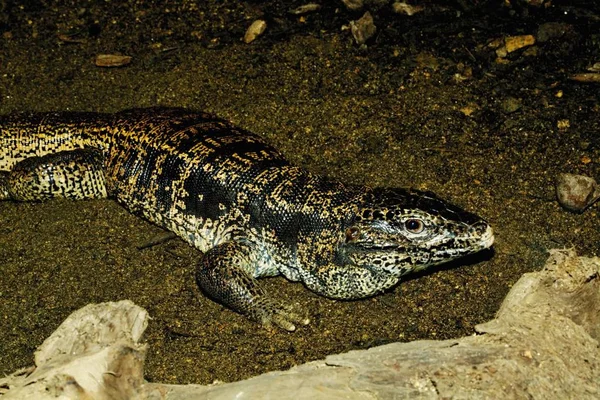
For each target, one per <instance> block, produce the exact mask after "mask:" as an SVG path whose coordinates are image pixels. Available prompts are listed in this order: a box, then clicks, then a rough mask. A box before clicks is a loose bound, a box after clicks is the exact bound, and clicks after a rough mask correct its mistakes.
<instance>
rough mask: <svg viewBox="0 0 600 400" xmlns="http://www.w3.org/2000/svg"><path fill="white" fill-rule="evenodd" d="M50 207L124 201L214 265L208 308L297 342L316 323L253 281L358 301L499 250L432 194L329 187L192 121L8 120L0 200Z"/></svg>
mask: <svg viewBox="0 0 600 400" xmlns="http://www.w3.org/2000/svg"><path fill="white" fill-rule="evenodd" d="M52 197H66V198H72V199H90V198H104V197H112V198H115V199H116V200H117V201H118V202H120V203H121V204H123V205H124V206H125V207H126V208H128V209H129V210H130V211H131V212H133V213H136V214H139V215H142V216H143V217H145V218H147V219H148V220H149V221H151V222H154V223H155V224H157V225H160V226H162V227H164V228H166V229H169V230H171V231H173V232H175V233H176V234H177V235H178V236H180V237H181V238H182V239H183V240H185V241H187V242H188V243H190V244H191V245H193V246H195V247H196V248H198V249H199V250H201V251H203V252H205V254H204V256H203V257H202V259H201V261H200V262H199V263H198V265H197V267H196V278H197V279H196V280H197V282H198V284H199V286H200V287H201V288H202V290H203V291H204V292H205V293H206V294H207V295H208V296H210V297H212V298H213V299H215V300H217V301H219V302H221V303H223V304H224V305H226V306H228V307H230V308H232V309H234V310H236V311H238V312H240V313H242V314H245V315H247V316H249V317H250V318H252V319H254V320H257V321H259V322H262V323H263V324H266V325H272V324H275V325H277V326H279V327H282V328H284V329H287V330H294V329H295V324H297V323H301V324H306V323H308V319H307V318H305V317H303V316H302V315H301V313H295V312H293V311H291V310H290V309H289V308H288V307H287V306H286V305H284V304H281V303H280V301H279V300H278V299H277V298H276V296H274V295H270V294H268V293H265V292H264V290H262V289H261V287H260V285H259V284H258V282H257V280H256V278H258V277H262V276H273V275H278V274H282V275H284V276H285V277H286V278H288V279H289V280H292V281H301V282H303V283H304V284H305V285H306V286H307V287H308V288H309V289H310V290H312V291H314V292H316V293H319V294H321V295H324V296H327V297H330V298H336V299H357V298H363V297H368V296H372V295H374V294H377V293H379V292H381V291H383V290H385V289H387V288H389V287H391V286H393V285H395V284H396V283H397V282H398V281H399V280H400V278H401V277H402V276H404V275H406V274H408V273H411V272H415V271H419V270H422V269H425V268H427V267H429V266H431V265H436V264H440V263H442V262H446V261H449V260H452V259H455V258H458V257H461V256H464V255H466V254H471V253H474V252H477V251H480V250H482V249H485V248H488V247H490V246H491V245H492V243H493V240H494V237H493V233H492V229H491V227H490V226H489V225H488V224H487V223H486V222H485V221H484V220H482V219H481V218H480V217H478V216H476V215H474V214H471V213H468V212H466V211H463V210H461V209H459V208H458V207H455V206H453V205H450V204H448V203H447V202H444V201H442V200H440V199H438V198H437V197H435V196H434V195H433V194H431V193H424V192H418V191H412V190H405V189H400V188H370V187H366V186H355V185H346V184H343V183H341V182H336V181H332V180H329V179H327V178H324V177H322V176H319V175H315V174H312V173H310V172H308V171H306V170H304V169H302V168H299V167H296V166H293V165H290V164H289V163H288V162H287V161H286V160H285V159H284V158H283V156H282V155H281V154H280V153H279V152H277V151H276V150H275V149H273V148H272V147H270V146H269V145H267V144H266V143H264V142H263V140H262V139H261V138H260V137H259V136H257V135H255V134H253V133H250V132H247V131H245V130H242V129H240V128H237V127H235V126H233V125H231V124H230V123H228V122H227V121H224V120H221V119H219V118H215V117H213V116H211V115H209V114H205V113H200V112H193V111H188V110H184V109H165V108H154V109H137V110H128V111H123V112H120V113H116V114H97V113H43V114H12V115H8V116H3V117H0V199H4V200H19V201H27V200H46V199H49V198H52Z"/></svg>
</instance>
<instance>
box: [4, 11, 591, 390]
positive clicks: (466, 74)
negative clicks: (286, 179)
mask: <svg viewBox="0 0 600 400" xmlns="http://www.w3.org/2000/svg"><path fill="white" fill-rule="evenodd" d="M322 3H323V6H322V7H321V8H320V9H318V10H316V11H313V12H310V13H307V14H303V15H297V14H293V13H290V10H293V9H295V8H296V7H298V6H300V5H302V4H303V3H302V2H283V1H260V2H259V1H234V0H226V1H216V0H215V1H205V2H194V1H177V2H175V1H166V2H164V1H142V0H130V1H126V2H94V1H91V0H89V1H80V0H78V1H75V0H58V1H54V2H47V1H42V0H34V1H19V0H15V1H10V0H4V1H0V35H1V36H0V114H6V113H10V112H13V111H30V110H34V111H50V110H86V111H106V112H112V111H117V110H121V109H126V108H131V107H147V106H156V105H163V106H182V107H188V108H193V109H201V110H205V111H209V112H212V113H215V114H218V115H220V116H222V117H224V118H228V119H230V120H232V121H233V122H235V123H236V124H238V125H240V126H242V127H244V128H247V129H249V130H251V131H254V132H256V133H258V134H260V135H263V136H264V137H265V138H266V139H267V140H268V141H270V142H271V143H273V144H274V145H275V146H276V147H278V148H279V149H280V150H281V151H282V152H283V153H284V154H285V155H286V156H287V157H288V158H289V159H290V160H291V161H292V162H294V163H296V164H298V165H301V166H303V167H306V168H307V169H309V170H312V171H314V172H318V173H322V174H326V175H328V176H331V177H334V178H336V179H340V180H343V181H346V182H352V183H367V184H371V185H386V186H412V187H415V188H418V189H426V190H431V191H434V192H436V193H437V194H439V195H440V196H441V197H444V198H447V199H450V200H452V201H453V202H455V203H457V204H459V205H461V206H463V207H465V208H467V209H468V210H470V211H473V212H476V213H478V214H480V215H482V216H484V217H485V218H486V219H488V220H489V221H490V222H491V224H492V225H493V226H494V229H495V231H496V238H497V239H496V244H495V246H494V250H493V251H490V252H484V253H482V254H479V255H477V256H476V257H471V258H469V259H466V260H463V261H461V262H458V263H454V264H452V265H449V266H445V267H441V268H437V269H435V270H433V271H429V272H427V273H423V274H421V275H419V276H415V277H411V278H410V279H407V280H406V281H405V282H403V283H401V284H400V285H399V286H397V287H395V288H394V289H393V290H390V291H388V292H387V293H385V294H383V295H380V296H376V297H374V298H371V299H367V300H361V301H352V302H342V301H334V300H328V299H325V298H322V297H319V296H317V295H314V294H312V293H311V292H310V291H308V290H307V289H305V288H304V287H303V286H302V285H301V284H293V283H290V282H287V281H286V280H285V279H282V278H273V279H266V280H263V284H264V285H265V287H266V288H267V290H270V291H273V292H275V293H277V294H278V296H281V297H282V298H284V299H287V300H288V301H289V302H292V303H294V304H296V305H298V306H299V307H301V308H303V309H305V310H306V311H307V313H308V314H309V315H310V316H311V317H312V323H311V324H310V325H309V326H307V327H304V328H301V329H299V330H298V331H297V332H295V333H283V332H271V331H267V330H265V329H263V328H261V327H259V326H258V325H256V324H254V323H252V322H249V321H248V320H246V319H245V318H244V317H242V316H240V315H237V314H235V313H233V312H231V311H229V310H227V309H225V308H223V307H222V306H220V305H218V304H216V303H214V302H212V301H210V300H208V299H206V298H205V297H203V296H202V294H201V293H199V291H198V289H197V288H196V286H195V283H194V279H193V270H194V265H195V263H197V262H198V260H199V259H200V257H201V256H202V255H201V253H200V252H199V251H197V250H195V249H193V248H190V247H189V246H187V245H186V244H184V243H183V242H180V241H179V240H172V241H169V242H166V243H163V244H161V245H158V246H154V247H151V248H148V249H144V250H138V246H139V245H143V244H144V243H147V242H149V241H150V240H152V239H153V238H155V237H157V236H160V235H161V234H163V231H162V230H161V229H159V228H157V227H155V226H153V225H152V224H150V223H148V222H146V221H143V220H141V219H139V218H136V217H134V216H132V215H130V214H129V213H127V212H126V211H125V210H124V209H122V208H121V207H120V206H119V205H117V204H116V203H114V202H112V201H110V200H104V201H86V202H71V201H51V202H47V203H38V204H33V203H14V202H2V203H0V272H1V275H0V374H5V373H9V372H12V371H13V370H15V369H17V368H19V367H24V366H28V365H31V364H32V362H33V358H32V354H33V351H34V350H35V348H36V347H37V346H38V345H39V344H40V343H41V342H42V341H43V340H44V338H46V337H47V336H48V335H49V334H50V333H51V332H52V331H53V330H54V329H56V327H57V326H58V325H59V324H60V323H61V322H62V320H63V319H64V318H66V317H67V316H68V315H69V314H70V313H71V312H72V311H74V310H76V309H78V308H80V307H82V306H84V305H85V304H88V303H91V302H102V301H114V300H120V299H131V300H132V301H134V302H135V303H137V304H139V305H140V306H142V307H144V308H146V309H147V310H148V311H149V313H150V315H151V316H152V318H153V319H152V321H151V323H150V327H149V330H148V332H147V335H146V340H147V342H148V344H149V346H150V350H149V354H148V359H147V368H146V371H147V376H146V378H147V379H148V380H150V381H155V382H158V381H160V382H165V383H167V382H168V383H190V382H193V383H204V384H206V383H210V382H212V381H214V380H222V381H233V380H239V379H243V378H247V377H249V376H252V375H256V374H260V373H263V372H266V371H272V370H279V369H287V368H289V367H291V366H293V365H296V364H300V363H304V362H306V361H310V360H315V359H319V358H323V357H324V356H325V355H327V354H333V353H339V352H344V351H348V350H351V349H363V348H367V347H371V346H375V345H378V344H383V343H388V342H393V341H409V340H416V339H447V338H453V337H459V336H463V335H469V334H472V333H473V332H474V328H473V327H474V325H476V324H478V323H481V322H483V321H486V320H489V319H491V318H492V317H493V316H494V313H495V312H496V311H497V309H498V306H499V304H500V302H501V300H502V299H503V297H504V296H505V295H506V293H507V292H508V290H509V288H510V287H511V285H512V284H513V283H514V282H515V281H516V280H517V279H518V278H519V277H520V276H521V274H523V273H525V272H528V271H533V270H536V269H538V268H541V266H542V265H543V264H544V261H545V260H546V258H547V256H548V253H547V250H548V249H551V248H557V247H558V248H563V247H575V248H576V249H577V251H578V252H579V253H580V254H582V255H598V253H599V248H598V243H599V242H600V230H599V229H598V206H597V205H595V206H592V207H591V208H590V209H588V210H587V211H586V212H585V213H583V214H574V213H570V212H567V211H565V210H563V209H562V208H561V207H560V206H559V205H558V203H557V202H556V196H555V189H554V181H555V179H556V176H557V175H558V174H559V173H562V172H569V173H576V174H584V175H587V176H591V177H598V176H599V173H598V172H599V171H598V169H599V165H600V95H599V93H600V92H599V90H600V86H599V85H600V84H599V83H593V82H591V83H590V82H579V81H576V80H573V79H572V77H573V75H574V74H579V73H585V72H591V73H593V72H597V70H598V69H600V66H599V65H596V67H595V69H594V64H595V63H600V6H598V5H595V4H594V3H595V2H594V1H592V0H589V1H579V2H573V1H542V0H538V1H533V0H532V1H531V2H530V4H528V3H527V2H525V1H521V2H519V1H513V0H510V1H508V0H507V1H488V2H485V1H483V2H481V1H469V0H465V1H445V2H442V1H437V2H436V1H424V2H419V3H417V2H413V5H422V6H423V9H422V10H421V11H420V12H418V13H416V14H414V15H412V16H409V15H406V14H401V13H394V12H393V11H392V6H391V5H390V4H389V3H388V2H387V1H376V0H372V1H365V3H367V4H366V5H365V6H364V7H363V8H362V9H361V10H357V11H351V10H348V9H347V8H346V6H345V5H344V4H343V3H342V2H341V1H330V2H322ZM534 3H535V4H538V3H542V4H541V5H535V4H534ZM366 10H369V11H370V13H371V14H372V16H373V18H374V24H375V25H376V26H377V31H376V33H375V35H374V36H373V37H372V38H370V39H369V40H368V41H367V42H366V45H364V46H359V45H357V44H356V42H355V40H354V38H353V36H352V33H351V30H350V29H349V28H348V27H349V23H350V21H352V20H357V19H358V18H360V17H361V16H362V15H363V14H364V12H365V11H366ZM259 18H262V19H264V20H265V21H266V22H267V29H266V31H265V32H264V33H263V34H262V35H261V36H259V38H258V39H256V40H255V41H254V42H252V43H250V44H246V43H244V42H243V41H242V37H243V36H244V32H245V31H246V29H247V28H248V26H250V24H251V23H252V21H254V20H256V19H259ZM526 35H531V37H532V38H533V39H535V43H533V44H532V43H530V42H528V41H530V38H529V37H528V36H526ZM512 37H520V39H521V42H522V43H526V45H525V46H524V47H522V48H517V49H514V51H510V52H508V51H503V49H502V45H503V44H504V43H510V44H512V43H513V42H512V39H511V38H512ZM507 38H508V40H507ZM527 43H528V44H527ZM510 50H513V49H512V48H511V49H510ZM98 54H119V55H127V56H131V57H132V61H131V63H130V64H128V65H125V66H122V67H115V68H103V67H98V66H96V65H95V63H94V60H95V58H96V56H97V55H98Z"/></svg>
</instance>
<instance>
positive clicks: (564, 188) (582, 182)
mask: <svg viewBox="0 0 600 400" xmlns="http://www.w3.org/2000/svg"><path fill="white" fill-rule="evenodd" d="M556 197H558V202H559V203H560V205H561V206H563V207H564V208H566V209H567V210H569V211H573V212H577V213H580V212H583V211H584V210H585V209H586V208H588V207H589V206H591V205H592V204H594V202H596V200H598V198H599V197H600V190H599V188H598V184H597V183H596V180H595V179H594V178H590V177H587V176H583V175H573V174H560V175H559V176H558V177H557V178H556Z"/></svg>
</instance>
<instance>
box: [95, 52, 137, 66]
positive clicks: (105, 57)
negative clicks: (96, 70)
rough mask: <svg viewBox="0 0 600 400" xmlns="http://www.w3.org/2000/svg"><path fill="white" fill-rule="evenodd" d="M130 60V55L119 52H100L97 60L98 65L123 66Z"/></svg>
mask: <svg viewBox="0 0 600 400" xmlns="http://www.w3.org/2000/svg"><path fill="white" fill-rule="evenodd" d="M130 62H131V57H130V56H120V55H117V54H98V55H97V56H96V61H95V63H96V66H97V67H123V66H125V65H127V64H129V63H130Z"/></svg>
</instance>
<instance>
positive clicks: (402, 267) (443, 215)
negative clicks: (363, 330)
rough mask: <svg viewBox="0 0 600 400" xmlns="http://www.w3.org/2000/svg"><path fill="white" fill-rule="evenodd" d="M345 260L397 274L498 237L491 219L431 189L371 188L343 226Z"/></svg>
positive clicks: (464, 252)
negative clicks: (486, 218) (440, 196)
mask: <svg viewBox="0 0 600 400" xmlns="http://www.w3.org/2000/svg"><path fill="white" fill-rule="evenodd" d="M344 228H345V239H344V240H343V243H342V244H341V246H340V247H339V251H338V256H339V257H341V260H340V261H342V263H343V264H351V265H355V266H357V267H362V268H366V269H369V270H371V271H373V272H376V273H378V274H382V275H387V276H389V277H396V278H399V277H401V276H404V275H406V274H408V273H412V272H417V271H420V270H423V269H425V268H427V267H429V266H432V265H437V264H441V263H444V262H447V261H450V260H453V259H456V258H459V257H462V256H465V255H467V254H472V253H476V252H478V251H480V250H482V249H486V248H488V247H490V246H491V245H492V243H493V242H494V234H493V231H492V228H491V227H490V225H489V224H488V223H487V222H485V221H484V220H483V219H481V218H480V217H478V216H477V215H475V214H472V213H469V212H467V211H464V210H462V209H460V208H459V207H456V206H454V205H452V204H449V203H447V202H445V201H443V200H441V199H439V198H437V197H436V196H435V195H433V194H432V193H428V192H419V191H408V190H404V189H395V188H394V189H386V188H377V189H373V190H372V191H371V192H370V193H369V194H368V195H367V196H366V200H365V201H363V202H362V204H361V205H360V206H359V209H358V212H356V213H355V215H354V216H353V219H352V220H351V221H349V223H348V224H347V225H346V226H345V227H344Z"/></svg>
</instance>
